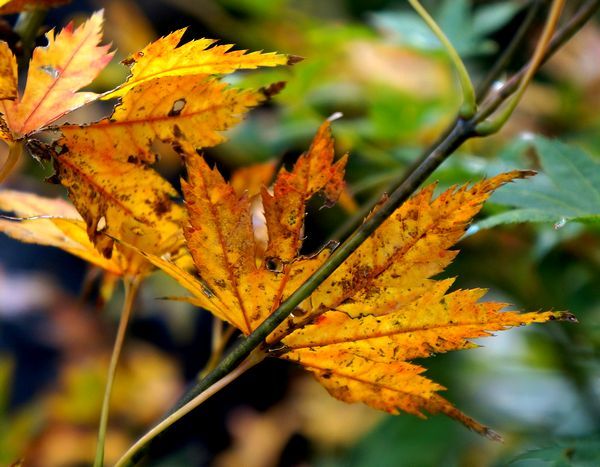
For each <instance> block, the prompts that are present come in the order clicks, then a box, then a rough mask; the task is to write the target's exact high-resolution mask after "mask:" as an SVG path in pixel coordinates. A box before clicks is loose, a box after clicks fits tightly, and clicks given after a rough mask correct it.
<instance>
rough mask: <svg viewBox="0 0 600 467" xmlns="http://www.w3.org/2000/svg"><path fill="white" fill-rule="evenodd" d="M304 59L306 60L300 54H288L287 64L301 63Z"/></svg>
mask: <svg viewBox="0 0 600 467" xmlns="http://www.w3.org/2000/svg"><path fill="white" fill-rule="evenodd" d="M302 60H304V57H301V56H300V55H287V65H289V66H292V65H295V64H296V63H300V62H301V61H302Z"/></svg>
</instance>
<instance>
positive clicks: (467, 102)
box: [408, 0, 477, 118]
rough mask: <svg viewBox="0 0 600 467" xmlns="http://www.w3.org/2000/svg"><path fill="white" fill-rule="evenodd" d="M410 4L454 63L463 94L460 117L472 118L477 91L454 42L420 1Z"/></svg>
mask: <svg viewBox="0 0 600 467" xmlns="http://www.w3.org/2000/svg"><path fill="white" fill-rule="evenodd" d="M408 3H410V5H411V6H412V7H413V8H414V9H415V11H416V12H417V13H418V14H419V16H420V17H421V18H422V19H423V21H425V23H426V24H427V26H429V29H431V31H432V32H433V33H434V34H435V35H436V37H437V38H438V40H439V41H440V42H441V43H442V45H443V46H444V48H445V49H446V52H447V53H448V55H449V56H450V60H451V61H452V64H453V65H454V67H455V68H456V72H457V73H458V79H459V81H460V86H461V88H462V92H463V103H462V106H461V108H460V111H459V115H460V116H461V117H462V118H471V117H472V116H473V115H475V112H476V111H477V100H476V98H475V89H474V88H473V83H472V82H471V78H470V76H469V72H468V71H467V68H466V67H465V64H464V63H463V61H462V59H461V58H460V55H459V54H458V52H457V51H456V49H455V48H454V46H453V45H452V42H450V41H449V40H448V38H447V37H446V35H445V34H444V31H442V29H441V28H440V27H439V26H438V24H437V23H436V22H435V20H434V19H433V18H432V17H431V15H430V14H429V13H428V12H427V10H426V9H425V8H423V5H421V3H419V1H418V0H408Z"/></svg>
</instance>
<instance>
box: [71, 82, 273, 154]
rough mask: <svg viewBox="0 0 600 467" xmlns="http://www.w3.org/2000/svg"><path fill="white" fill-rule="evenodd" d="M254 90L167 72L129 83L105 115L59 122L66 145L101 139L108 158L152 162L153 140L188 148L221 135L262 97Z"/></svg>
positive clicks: (210, 143) (216, 141)
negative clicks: (92, 119)
mask: <svg viewBox="0 0 600 467" xmlns="http://www.w3.org/2000/svg"><path fill="white" fill-rule="evenodd" d="M264 98H265V97H264V95H263V94H262V93H261V92H260V91H250V90H247V91H240V90H236V89H233V88H229V87H228V86H227V84H225V83H222V82H220V81H217V80H213V79H211V80H207V81H198V80H197V79H196V78H195V77H178V76H168V77H165V78H159V79H155V80H152V81H147V82H145V83H143V84H141V85H139V86H136V87H135V88H133V89H131V90H130V91H129V92H128V93H127V94H125V95H124V96H123V98H122V101H121V102H120V103H119V104H118V105H117V106H116V107H115V110H114V112H113V114H112V115H111V117H110V118H106V119H104V120H101V121H99V122H97V123H93V124H90V125H85V126H79V125H64V126H62V127H61V132H62V133H63V135H65V138H66V139H65V141H63V142H62V143H61V144H66V145H67V146H68V147H71V145H73V146H74V147H76V146H77V145H78V144H79V142H81V144H83V145H88V144H89V142H91V141H97V140H99V139H106V140H108V141H110V142H111V143H112V150H111V151H112V153H113V154H114V158H120V159H123V160H129V161H131V162H137V161H142V162H145V163H153V162H154V161H155V158H156V155H155V153H154V150H153V145H152V143H153V141H154V140H155V139H159V140H161V141H163V142H166V143H170V144H172V145H174V146H176V147H179V146H182V145H188V146H191V147H192V148H193V149H199V148H204V147H210V146H215V145H217V144H219V143H221V142H223V141H224V140H225V138H224V137H223V136H222V135H221V134H220V132H221V131H223V130H226V129H227V128H229V127H231V126H233V125H235V124H236V123H238V122H239V121H240V120H241V117H242V115H243V114H244V113H245V112H247V111H248V110H249V109H250V108H251V107H253V106H256V105H257V104H259V103H260V102H261V101H263V100H264Z"/></svg>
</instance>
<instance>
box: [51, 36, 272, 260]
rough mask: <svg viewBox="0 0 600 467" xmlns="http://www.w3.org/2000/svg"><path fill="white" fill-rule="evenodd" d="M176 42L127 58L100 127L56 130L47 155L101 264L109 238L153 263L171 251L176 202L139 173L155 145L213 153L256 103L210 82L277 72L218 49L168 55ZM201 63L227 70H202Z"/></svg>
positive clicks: (191, 48) (179, 218)
mask: <svg viewBox="0 0 600 467" xmlns="http://www.w3.org/2000/svg"><path fill="white" fill-rule="evenodd" d="M182 33H183V31H180V32H179V33H177V34H175V35H170V36H168V37H167V38H162V39H159V40H158V41H156V42H155V43H153V44H150V45H149V46H147V47H146V48H144V49H143V50H142V51H141V52H140V53H138V54H137V55H136V57H138V59H139V63H137V65H135V66H133V67H132V76H131V78H130V80H129V81H128V83H129V84H128V85H127V86H125V87H124V88H119V95H120V96H122V97H121V99H120V101H119V102H118V103H117V104H116V106H115V109H114V111H113V114H112V115H111V117H110V118H105V119H103V120H100V121H99V122H96V123H92V124H88V125H63V126H61V127H60V131H61V133H62V135H63V136H62V138H60V140H59V141H58V142H57V143H56V146H55V150H54V152H53V158H54V161H55V165H56V170H57V178H58V180H59V181H60V182H61V183H62V184H63V185H65V186H66V187H67V188H68V190H69V196H70V198H71V199H72V200H73V203H74V204H75V206H76V207H77V209H78V210H79V212H80V213H81V214H82V216H83V218H84V219H85V221H86V223H87V225H88V233H89V235H90V238H91V239H92V240H93V241H94V242H95V243H96V244H97V246H98V248H100V249H101V250H102V251H104V252H105V253H106V254H109V253H110V252H111V251H112V246H113V245H112V239H111V237H116V238H119V239H121V240H122V241H124V242H127V243H128V244H131V245H134V246H135V247H137V248H139V249H141V250H144V251H148V252H151V253H153V254H156V255H162V254H164V253H173V251H176V250H177V248H179V246H180V245H181V243H182V241H181V240H182V238H183V237H182V236H181V225H182V222H183V220H184V219H185V210H184V209H183V208H182V207H181V206H179V205H177V204H176V203H174V202H173V198H176V197H177V192H176V191H175V190H174V189H173V188H172V187H171V185H170V184H169V183H168V182H166V181H165V180H164V179H162V177H160V176H159V175H158V174H157V173H156V172H155V171H154V170H153V169H152V168H150V167H149V165H150V164H152V163H154V162H155V160H156V153H155V145H154V143H155V141H156V140H160V141H162V142H164V143H168V144H170V145H172V146H173V147H174V148H175V149H177V150H179V151H182V152H187V153H192V152H194V150H198V149H199V148H203V147H209V146H214V145H216V144H219V143H221V142H222V141H224V139H225V138H224V136H223V135H222V134H221V132H222V131H224V130H226V129H228V128H229V127H231V126H232V125H235V124H236V123H238V122H239V121H240V120H241V118H242V116H243V114H244V113H245V112H247V111H248V110H249V109H250V108H251V107H253V106H255V105H257V104H258V103H260V102H261V101H263V100H264V99H265V98H266V93H265V92H264V91H261V90H238V89H234V88H231V87H229V86H228V85H227V84H226V83H224V82H221V81H219V80H218V79H217V77H215V76H214V74H216V73H225V72H231V71H233V70H234V69H235V68H240V67H246V68H248V67H252V68H254V67H257V66H261V65H271V66H274V65H276V64H278V63H280V62H283V61H282V59H281V58H278V57H281V56H279V55H277V54H244V53H241V52H239V53H238V52H229V53H226V52H227V50H228V48H227V47H224V46H215V47H212V48H210V49H208V50H205V49H206V47H207V46H208V42H207V43H206V44H205V45H204V46H203V47H199V44H198V41H192V42H190V43H188V44H185V45H182V46H180V47H177V48H175V46H176V45H177V43H178V42H179V39H180V38H181V34H182ZM174 37H177V40H176V42H174V43H173V42H172V39H173V38H174ZM165 41H167V42H169V41H171V42H170V43H171V44H172V47H171V48H169V47H167V46H165ZM200 42H202V41H200ZM209 42H211V41H209ZM202 43H204V42H202ZM211 43H212V42H211ZM219 47H220V48H219ZM217 52H218V53H217ZM206 54H208V55H210V56H211V57H213V59H214V60H217V61H219V60H223V61H224V62H226V63H228V65H227V66H222V67H220V68H219V67H218V66H217V65H215V64H213V65H208V64H207V63H206V62H207V61H206V57H205V55H206ZM215 54H216V55H215ZM261 57H262V58H261ZM194 63H197V66H196V65H194ZM202 63H204V65H202V66H203V68H202V66H201V64H202ZM236 63H237V64H236ZM209 66H212V68H210V70H209V68H207V67H209ZM198 67H200V68H202V70H204V72H200V71H199V68H198ZM144 70H146V71H147V72H150V71H152V76H150V75H148V74H147V73H146V71H144ZM161 70H162V71H161ZM42 152H43V151H42ZM104 234H107V235H108V236H107V235H104Z"/></svg>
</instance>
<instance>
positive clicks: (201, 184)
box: [145, 123, 574, 438]
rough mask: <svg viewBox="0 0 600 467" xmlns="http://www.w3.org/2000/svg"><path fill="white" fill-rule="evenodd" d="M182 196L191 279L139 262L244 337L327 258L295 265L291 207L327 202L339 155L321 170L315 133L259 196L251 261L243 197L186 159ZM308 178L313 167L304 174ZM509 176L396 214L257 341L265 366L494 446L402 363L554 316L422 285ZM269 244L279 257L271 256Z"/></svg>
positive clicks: (328, 148) (336, 184) (296, 227)
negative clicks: (436, 421) (264, 350)
mask: <svg viewBox="0 0 600 467" xmlns="http://www.w3.org/2000/svg"><path fill="white" fill-rule="evenodd" d="M187 163H188V177H189V178H188V182H187V183H184V193H185V197H186V202H187V208H188V213H189V222H190V226H189V227H188V228H187V229H186V232H185V235H186V239H187V244H188V247H189V249H190V252H191V254H192V257H193V259H194V262H195V264H196V267H197V269H198V272H199V273H200V276H201V278H202V281H198V280H197V279H195V278H194V277H193V276H191V275H189V274H187V273H185V272H183V271H181V270H180V269H178V268H177V267H176V266H175V265H173V264H171V263H169V262H168V261H166V260H164V259H161V258H158V257H156V256H152V255H147V254H146V255H145V256H146V257H147V258H148V259H149V260H150V261H151V262H153V263H154V264H155V265H156V266H158V267H159V268H161V269H163V270H164V271H165V272H166V273H167V274H169V275H171V276H173V277H174V278H175V279H177V280H178V281H179V282H180V283H181V284H182V285H183V286H184V287H186V288H187V289H188V290H189V291H191V292H192V293H193V294H194V295H195V298H194V299H193V300H192V301H193V302H195V303H196V304H197V305H199V306H202V307H204V308H206V309H207V310H209V311H211V312H212V313H213V314H215V315H216V316H218V317H220V318H222V319H224V320H227V321H228V322H230V323H231V324H233V325H234V326H236V327H237V328H239V329H240V330H241V331H242V332H244V333H245V334H249V333H250V332H252V331H253V330H254V329H256V327H257V326H258V325H259V324H260V323H261V322H262V321H263V320H264V319H265V318H266V317H267V316H268V315H269V314H270V313H271V312H272V311H274V310H275V309H276V308H277V307H278V306H279V304H280V303H281V302H282V301H283V300H285V299H286V298H287V297H289V295H291V293H292V292H294V291H295V290H296V289H297V288H298V286H299V285H301V284H302V283H303V282H304V281H305V280H306V279H307V278H308V277H309V276H310V274H311V273H312V272H313V271H314V270H315V269H316V268H317V267H318V266H320V265H321V264H322V263H323V262H324V261H325V260H326V258H327V257H328V255H329V251H328V250H327V249H325V250H323V251H321V252H320V253H319V254H318V255H315V256H313V257H303V256H299V255H298V250H299V248H300V245H301V234H300V232H301V229H302V225H303V218H304V209H305V203H306V201H307V200H308V198H310V196H312V195H314V194H315V192H317V191H323V192H324V193H325V194H326V195H327V196H328V198H329V199H330V200H334V199H335V198H336V197H337V196H339V193H340V191H341V189H342V188H343V185H342V183H341V178H342V176H343V167H344V163H345V158H344V159H340V161H338V162H337V163H335V164H334V163H333V141H332V139H331V135H330V132H329V124H328V123H325V124H324V125H323V126H322V127H321V128H320V130H319V132H318V134H317V136H316V138H315V141H314V142H313V144H312V146H311V149H310V150H309V152H308V153H307V154H306V155H305V156H303V157H301V158H300V159H299V161H298V162H297V163H296V165H295V167H294V169H293V170H292V171H291V172H289V173H288V172H286V171H282V172H280V174H279V176H278V177H277V180H276V182H275V185H274V189H273V194H269V193H268V192H267V191H266V190H263V196H262V199H263V202H264V205H265V213H266V217H267V227H268V233H269V248H268V252H269V253H268V254H267V257H266V258H260V257H257V256H256V254H255V252H256V243H255V238H254V233H253V228H252V222H251V216H250V210H251V208H250V203H249V200H248V198H247V197H245V196H243V195H242V196H240V195H239V194H238V193H236V192H235V190H234V189H233V187H232V186H231V185H230V184H228V183H226V182H225V181H224V180H223V178H222V177H221V175H220V174H219V173H218V172H217V171H216V169H210V168H209V167H208V166H207V165H206V163H205V162H204V161H203V160H202V159H200V158H197V157H190V158H188V160H187ZM313 169H314V170H313ZM529 175H531V173H530V172H521V171H514V172H510V173H507V174H502V175H499V176H497V177H493V178H491V179H489V180H484V181H482V182H479V183H476V184H475V185H473V186H472V187H470V188H469V187H467V186H466V185H465V186H461V187H452V188H450V189H449V190H447V191H445V192H444V193H442V194H441V195H440V196H438V197H437V198H435V199H432V194H433V190H434V185H430V186H428V187H427V188H425V189H423V190H422V191H421V192H419V193H418V194H417V195H415V196H414V197H413V198H411V199H410V200H408V201H407V202H406V203H404V205H402V206H401V207H400V208H398V209H397V210H396V211H395V212H394V213H393V214H392V215H391V216H390V217H389V218H388V219H387V220H386V221H385V222H384V223H383V224H382V225H381V226H380V227H379V228H378V229H377V230H376V231H375V232H374V233H373V235H371V237H369V238H368V239H367V240H366V241H365V242H364V243H363V244H362V245H361V246H360V247H359V248H358V249H357V250H356V251H355V252H354V253H353V254H352V255H351V256H350V257H349V258H348V259H347V260H346V261H345V262H344V263H343V264H342V265H341V266H340V267H339V268H338V270H337V271H336V272H334V273H333V274H332V275H331V276H330V277H329V278H328V279H327V280H325V281H324V282H323V283H322V284H321V285H320V286H319V287H318V288H317V289H316V290H315V292H313V294H312V295H311V296H310V297H309V298H307V299H306V300H305V301H304V302H303V303H302V304H301V306H300V307H299V308H298V309H297V310H296V311H295V312H294V313H293V314H292V316H290V317H289V318H288V320H287V321H285V322H284V323H282V325H280V326H279V327H278V328H277V329H276V330H275V331H274V332H273V333H272V334H271V335H270V336H269V337H268V338H267V342H266V343H265V344H266V345H267V347H268V349H270V353H271V355H275V356H278V357H280V358H283V359H286V360H290V361H294V362H297V363H299V364H301V365H302V366H304V367H305V368H306V369H308V370H309V371H311V372H312V373H313V374H314V375H315V377H316V378H317V379H318V380H319V382H320V383H321V384H323V386H325V387H326V388H327V390H328V391H329V392H330V393H331V394H332V395H333V396H334V397H336V398H338V399H341V400H344V401H346V402H359V401H360V402H363V403H366V404H368V405H370V406H372V407H374V408H377V409H380V410H385V411H387V412H390V413H398V412H400V411H404V412H409V413H412V414H415V415H418V416H424V415H423V411H427V412H429V413H444V414H446V415H448V416H450V417H452V418H455V419H457V420H459V421H461V422H462V423H464V424H465V425H466V426H468V427H469V428H471V429H473V430H475V431H476V432H478V433H481V434H483V435H486V436H488V437H491V438H497V435H496V434H495V433H494V432H492V431H491V430H489V429H488V428H487V427H485V426H483V425H481V424H480V423H478V422H476V421H475V420H473V419H472V418H470V417H468V416H467V415H465V414H463V413H462V412H461V411H459V410H458V409H456V408H455V407H454V406H453V405H452V404H451V403H450V402H448V401H447V400H446V399H444V398H443V397H442V396H440V395H439V394H438V392H439V391H440V390H442V389H444V388H443V387H442V386H440V385H439V384H437V383H435V382H433V381H431V380H429V379H428V378H426V377H424V376H422V373H423V372H424V371H425V370H424V368H423V367H421V366H419V365H416V364H413V363H411V362H410V360H412V359H415V358H421V357H429V356H431V355H433V354H435V353H440V352H447V351H450V350H458V349H465V348H470V347H474V346H475V344H473V343H472V342H470V340H469V339H473V338H478V337H484V336H487V335H489V332H490V331H496V330H503V329H506V328H508V327H511V326H519V325H523V324H529V323H534V322H544V321H548V320H554V319H562V320H573V319H574V318H573V317H572V315H570V314H568V313H563V312H544V313H524V314H519V313H515V312H502V311H501V310H502V309H503V308H504V307H505V306H506V305H505V304H502V303H489V302H483V303H480V302H479V299H481V298H482V297H483V295H484V294H485V291H484V290H479V289H476V290H457V291H454V292H451V293H448V289H449V288H450V286H451V285H452V282H453V280H452V279H445V280H435V279H432V276H434V275H436V274H438V273H439V272H441V271H442V270H443V269H444V268H445V267H446V266H448V264H449V263H450V262H451V261H452V260H453V259H454V257H455V256H456V254H457V251H455V250H449V248H450V247H451V246H452V245H454V244H455V243H456V242H457V241H458V240H459V239H460V238H461V236H462V235H463V233H464V231H465V228H466V227H467V226H468V224H469V222H470V221H471V219H472V218H473V216H474V215H475V214H477V212H478V211H479V210H480V209H481V206H482V204H483V202H484V201H485V200H486V199H487V198H488V197H489V195H490V194H491V193H492V192H493V190H495V189H496V188H498V187H499V186H501V185H502V184H504V183H506V182H509V181H511V180H513V179H515V178H523V177H526V176H529ZM277 242H281V246H278V245H276V243H277Z"/></svg>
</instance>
